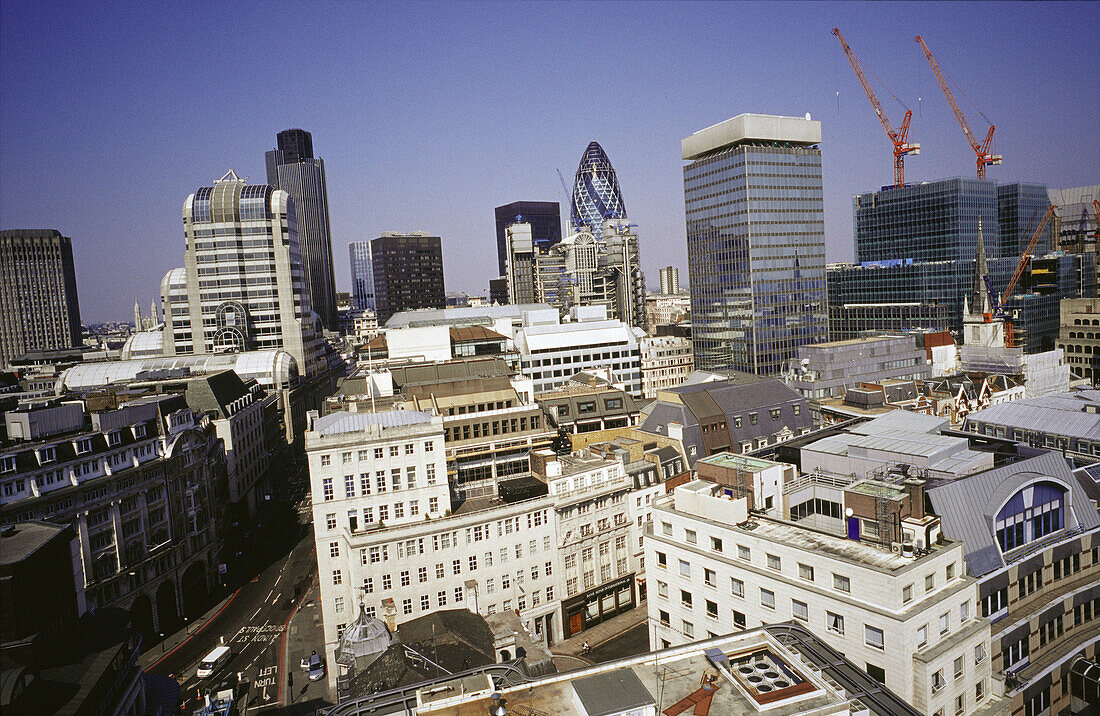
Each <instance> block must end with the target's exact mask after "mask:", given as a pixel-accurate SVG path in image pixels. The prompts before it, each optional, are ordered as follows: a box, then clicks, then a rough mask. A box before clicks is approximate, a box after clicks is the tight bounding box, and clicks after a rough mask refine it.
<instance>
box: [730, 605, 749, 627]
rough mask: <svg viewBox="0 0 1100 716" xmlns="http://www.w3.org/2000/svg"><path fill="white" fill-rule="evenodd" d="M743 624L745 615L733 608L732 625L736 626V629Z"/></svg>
mask: <svg viewBox="0 0 1100 716" xmlns="http://www.w3.org/2000/svg"><path fill="white" fill-rule="evenodd" d="M745 624H746V622H745V615H744V614H742V613H741V612H739V611H737V610H736V609H734V610H733V625H734V626H735V627H737V628H738V629H744V628H745Z"/></svg>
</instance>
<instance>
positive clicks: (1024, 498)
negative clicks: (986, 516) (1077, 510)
mask: <svg viewBox="0 0 1100 716" xmlns="http://www.w3.org/2000/svg"><path fill="white" fill-rule="evenodd" d="M1065 501H1066V490H1065V488H1063V487H1061V486H1060V485H1057V484H1055V483H1053V482H1037V483H1035V484H1033V485H1028V486H1027V487H1025V488H1024V489H1022V490H1020V491H1019V492H1017V493H1016V494H1015V495H1013V496H1012V497H1011V498H1010V499H1009V500H1008V502H1006V503H1005V505H1004V507H1002V508H1001V511H1000V512H998V513H997V520H996V527H997V543H998V544H999V545H1000V546H1001V551H1002V552H1008V551H1009V550H1013V549H1016V548H1017V547H1021V546H1023V545H1025V544H1027V543H1029V542H1033V541H1035V540H1037V539H1041V538H1042V537H1045V536H1047V535H1048V534H1051V533H1052V532H1057V531H1058V530H1060V529H1062V528H1063V527H1065V518H1064V510H1065Z"/></svg>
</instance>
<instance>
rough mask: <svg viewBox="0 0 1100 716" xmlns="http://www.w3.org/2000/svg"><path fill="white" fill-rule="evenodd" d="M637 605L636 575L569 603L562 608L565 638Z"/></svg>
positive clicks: (628, 576) (625, 577) (583, 594)
mask: <svg viewBox="0 0 1100 716" xmlns="http://www.w3.org/2000/svg"><path fill="white" fill-rule="evenodd" d="M636 605H637V602H636V601H635V598H634V574H633V573H631V574H628V575H626V576H623V577H619V578H618V579H616V580H615V581H613V582H607V583H606V584H601V585H600V586H598V587H595V588H593V589H590V590H588V591H587V592H584V593H582V594H578V595H577V596H575V597H572V598H571V599H566V600H565V601H563V602H562V605H561V610H562V615H563V617H564V622H565V623H564V628H565V638H567V639H568V638H569V637H571V636H576V635H577V634H580V633H581V632H582V631H584V630H585V629H588V628H589V627H592V626H595V625H596V624H599V623H600V622H604V621H607V620H608V619H610V618H612V617H614V616H616V615H618V614H622V613H624V612H627V611H630V610H631V609H633V608H634V607H635V606H636Z"/></svg>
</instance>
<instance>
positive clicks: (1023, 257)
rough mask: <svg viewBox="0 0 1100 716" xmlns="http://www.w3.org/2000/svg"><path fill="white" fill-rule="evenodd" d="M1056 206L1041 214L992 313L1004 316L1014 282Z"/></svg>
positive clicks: (1014, 286) (1018, 277)
mask: <svg viewBox="0 0 1100 716" xmlns="http://www.w3.org/2000/svg"><path fill="white" fill-rule="evenodd" d="M1056 208H1057V207H1055V206H1054V205H1053V204H1051V205H1050V206H1048V207H1047V210H1046V213H1045V214H1043V220H1042V221H1040V222H1039V228H1037V229H1035V233H1034V234H1032V235H1031V241H1029V242H1028V244H1027V248H1026V249H1024V253H1023V254H1022V255H1021V256H1020V263H1018V264H1017V265H1016V271H1015V272H1014V273H1013V274H1012V278H1010V279H1009V280H1008V284H1007V285H1006V286H1005V290H1004V292H1003V293H1002V294H1001V302H1000V304H999V305H998V306H997V308H996V310H995V311H994V312H993V315H995V316H997V317H999V318H1004V315H1005V306H1006V305H1007V304H1008V301H1009V299H1011V298H1012V291H1013V289H1015V288H1016V282H1017V281H1019V280H1020V276H1022V275H1023V273H1024V267H1025V266H1027V261H1028V259H1030V258H1031V252H1032V251H1034V250H1035V244H1037V243H1038V242H1039V237H1040V236H1042V235H1043V230H1044V229H1045V228H1046V227H1047V223H1049V222H1050V217H1052V216H1054V210H1055V209H1056Z"/></svg>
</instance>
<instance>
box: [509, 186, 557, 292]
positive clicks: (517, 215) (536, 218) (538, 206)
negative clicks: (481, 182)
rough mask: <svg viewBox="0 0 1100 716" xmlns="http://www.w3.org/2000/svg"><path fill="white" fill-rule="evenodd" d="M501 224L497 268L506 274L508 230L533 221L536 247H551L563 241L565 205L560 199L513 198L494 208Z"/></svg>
mask: <svg viewBox="0 0 1100 716" xmlns="http://www.w3.org/2000/svg"><path fill="white" fill-rule="evenodd" d="M493 213H494V215H495V216H496V226H497V270H498V271H499V274H498V275H500V276H503V275H504V274H505V270H506V266H505V265H504V264H505V260H506V259H507V258H508V249H507V247H506V245H505V236H504V230H505V229H506V228H507V227H509V226H511V225H512V224H520V223H525V224H530V225H531V241H532V242H533V244H534V246H535V247H539V248H542V249H543V250H546V249H549V248H550V247H551V246H554V245H555V244H557V243H558V242H560V241H561V205H560V204H558V202H556V201H513V202H512V203H511V204H505V205H504V206H498V207H497V208H496V209H494V210H493Z"/></svg>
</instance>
